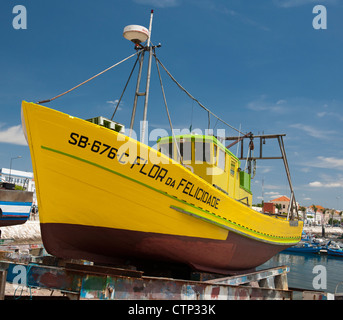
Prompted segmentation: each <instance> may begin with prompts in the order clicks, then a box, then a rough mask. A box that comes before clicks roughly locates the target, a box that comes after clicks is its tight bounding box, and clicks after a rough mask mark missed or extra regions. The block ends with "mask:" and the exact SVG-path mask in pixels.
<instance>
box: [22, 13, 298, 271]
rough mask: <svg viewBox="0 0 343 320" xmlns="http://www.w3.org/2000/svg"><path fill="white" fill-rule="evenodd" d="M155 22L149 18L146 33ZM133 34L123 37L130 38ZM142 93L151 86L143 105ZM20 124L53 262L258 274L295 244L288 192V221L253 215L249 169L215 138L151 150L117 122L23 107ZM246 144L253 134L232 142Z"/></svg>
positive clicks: (181, 140)
mask: <svg viewBox="0 0 343 320" xmlns="http://www.w3.org/2000/svg"><path fill="white" fill-rule="evenodd" d="M151 21H152V15H151V20H150V28H149V31H150V33H148V34H151ZM130 31H132V28H131V29H130V30H128V29H126V33H125V29H124V34H125V35H126V37H130V36H131V35H130ZM143 31H144V30H143ZM133 32H136V33H137V28H133ZM144 32H145V31H144ZM144 32H143V33H141V34H146V32H145V33H144ZM128 33H129V35H128ZM138 33H139V32H138ZM136 37H137V36H136V35H135V38H136ZM148 39H150V38H148ZM130 40H134V39H132V37H131V39H130ZM145 40H146V39H145ZM134 42H135V43H136V46H137V59H143V58H142V57H143V55H144V52H149V54H150V61H149V67H150V62H151V57H152V56H154V53H153V50H152V48H153V47H152V46H149V41H148V44H147V45H146V46H145V47H143V46H142V44H141V40H139V41H138V40H137V39H135V41H134ZM141 61H142V60H141ZM140 66H142V63H141V64H140ZM148 78H150V75H149V76H148ZM148 80H149V79H148ZM138 87H139V85H138ZM147 92H148V81H147V91H146V94H145V102H146V104H147V96H148V94H147ZM137 93H138V90H137V92H136V98H138V96H139V95H138V94H137ZM135 100H136V99H135ZM134 109H135V108H134ZM133 119H134V112H133ZM132 122H133V121H132ZM22 123H23V128H24V132H25V134H26V137H27V141H28V144H29V147H30V151H31V157H32V163H33V170H34V176H35V182H36V191H37V198H38V204H39V215H40V224H41V232H42V239H43V242H44V246H45V248H46V250H47V251H48V252H49V253H50V254H52V255H55V256H57V257H61V258H74V259H86V260H91V261H94V262H97V263H113V264H114V263H118V262H125V261H127V260H129V261H131V262H135V261H142V260H144V261H167V262H173V263H178V264H185V265H188V266H190V267H191V268H193V269H195V270H201V271H207V272H216V273H221V274H229V273H232V272H239V271H246V270H251V269H254V268H255V267H256V266H258V265H260V264H262V263H264V262H265V261H267V260H268V259H270V258H271V257H272V256H273V255H275V254H276V253H277V252H280V251H282V250H284V249H286V248H287V247H290V246H293V245H294V244H296V243H297V242H298V241H299V240H300V239H301V232H302V226H303V224H302V221H300V220H298V218H297V215H296V208H295V207H294V206H293V204H295V198H294V193H293V190H292V205H291V206H290V208H291V209H290V211H289V214H288V215H287V216H285V217H280V216H277V215H268V214H264V213H260V212H257V211H255V210H253V209H252V208H251V206H252V193H251V189H250V179H251V168H250V169H249V170H250V172H249V170H248V172H247V171H244V170H242V169H241V162H240V159H239V158H238V157H236V156H235V155H234V154H233V153H232V152H230V150H229V149H228V148H227V147H225V146H224V140H223V141H220V139H219V138H218V137H215V136H211V135H195V134H192V133H190V134H185V135H172V136H170V137H163V138H161V139H159V141H158V148H157V149H154V148H152V147H150V146H148V145H147V144H144V143H142V142H140V141H138V140H135V139H133V138H131V137H130V136H128V135H126V134H124V132H123V131H124V130H123V126H122V125H120V124H118V123H115V122H114V121H111V120H108V119H104V118H101V117H100V118H95V119H90V120H82V119H79V118H76V117H73V116H70V115H68V114H64V113H61V112H59V111H56V110H53V109H50V108H47V107H45V106H42V105H41V104H36V103H28V102H25V101H24V102H23V103H22ZM277 137H278V139H280V137H281V140H282V136H281V135H278V136H277ZM246 138H248V139H250V140H251V141H252V140H253V138H254V136H253V135H251V134H247V135H245V136H241V138H237V139H236V141H237V142H238V141H240V140H242V139H246ZM228 139H231V138H228ZM143 141H144V139H143ZM280 146H282V148H281V150H282V152H283V151H284V148H283V142H282V144H281V145H280ZM282 158H283V159H284V161H285V164H287V161H286V158H285V155H283V156H282ZM248 161H250V162H251V161H254V159H253V157H250V158H249V159H248ZM286 172H287V174H288V170H286ZM289 181H290V179H289ZM290 185H291V182H290Z"/></svg>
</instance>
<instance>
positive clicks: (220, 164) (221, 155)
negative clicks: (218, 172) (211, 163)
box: [218, 149, 225, 171]
mask: <svg viewBox="0 0 343 320" xmlns="http://www.w3.org/2000/svg"><path fill="white" fill-rule="evenodd" d="M218 167H219V168H220V169H222V170H224V171H225V152H224V151H223V150H222V149H219V153H218Z"/></svg>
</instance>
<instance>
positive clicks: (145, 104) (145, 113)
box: [141, 10, 154, 143]
mask: <svg viewBox="0 0 343 320" xmlns="http://www.w3.org/2000/svg"><path fill="white" fill-rule="evenodd" d="M153 16H154V10H151V14H150V24H149V38H148V43H147V49H148V50H149V62H148V74H147V79H146V88H145V101H144V112H143V126H142V133H141V141H142V142H143V143H144V139H145V130H146V118H147V112H148V101H149V89H150V75H151V59H152V46H151V45H150V38H151V30H152V19H153Z"/></svg>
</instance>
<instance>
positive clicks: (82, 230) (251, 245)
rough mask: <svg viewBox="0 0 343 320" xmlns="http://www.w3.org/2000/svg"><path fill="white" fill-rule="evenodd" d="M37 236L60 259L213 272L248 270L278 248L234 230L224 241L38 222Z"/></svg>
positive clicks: (271, 254)
mask: <svg viewBox="0 0 343 320" xmlns="http://www.w3.org/2000/svg"><path fill="white" fill-rule="evenodd" d="M41 232H42V236H43V237H44V239H45V242H46V249H47V250H48V251H49V252H51V253H52V254H53V255H55V256H58V257H62V258H66V259H68V258H73V259H86V260H90V261H97V262H98V263H104V264H126V263H127V262H128V261H129V262H130V263H132V264H136V263H137V264H139V263H140V262H141V261H146V260H151V261H158V262H161V261H164V262H177V263H181V264H185V265H188V266H190V267H191V268H192V269H194V270H201V271H204V272H211V273H218V274H234V273H237V272H243V271H246V270H252V269H254V268H255V267H256V266H258V265H261V264H263V263H264V262H265V261H267V260H268V259H270V257H272V256H273V255H275V254H276V253H277V252H279V251H280V249H281V250H282V249H283V247H276V246H275V245H270V244H267V243H264V244H261V243H257V242H256V241H254V240H251V239H249V238H247V237H243V236H240V235H238V234H236V233H234V232H231V233H230V234H229V235H228V237H227V239H225V240H224V241H223V240H213V239H206V238H195V237H185V236H176V235H167V234H159V233H148V232H138V231H130V230H121V229H114V228H100V227H90V226H81V225H71V224H42V225H41ZM76 239H77V241H76Z"/></svg>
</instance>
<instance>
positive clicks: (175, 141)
mask: <svg viewBox="0 0 343 320" xmlns="http://www.w3.org/2000/svg"><path fill="white" fill-rule="evenodd" d="M154 57H155V61H156V67H157V71H158V76H159V78H160V84H161V89H162V94H163V99H164V105H165V107H166V111H167V116H168V120H169V125H170V130H171V132H172V135H173V139H174V143H175V146H176V150H177V153H178V155H179V157H180V162H181V164H182V165H183V160H182V156H181V152H180V149H179V146H178V144H177V140H176V137H175V134H174V129H173V125H172V121H171V118H170V114H169V110H168V105H167V99H166V95H165V93H164V88H163V83H162V77H161V73H160V68H159V66H158V63H157V58H156V55H154Z"/></svg>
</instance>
